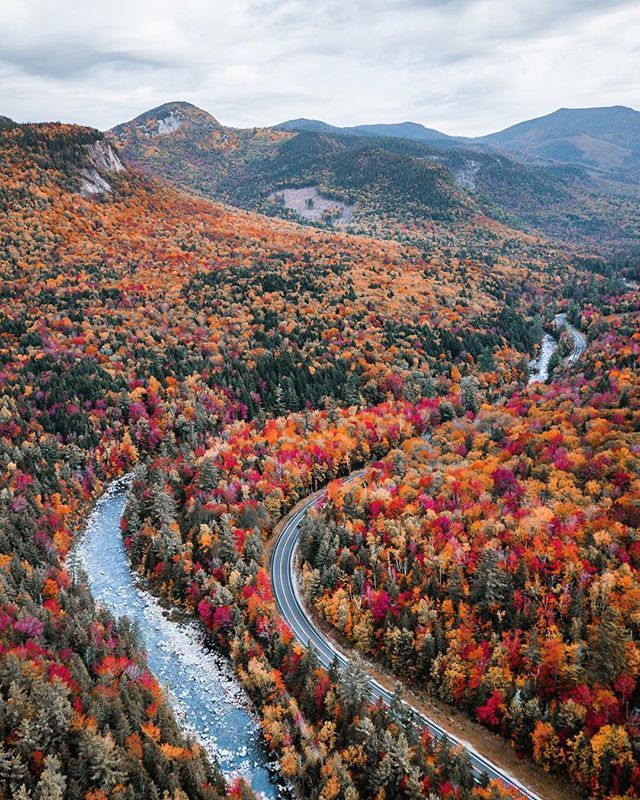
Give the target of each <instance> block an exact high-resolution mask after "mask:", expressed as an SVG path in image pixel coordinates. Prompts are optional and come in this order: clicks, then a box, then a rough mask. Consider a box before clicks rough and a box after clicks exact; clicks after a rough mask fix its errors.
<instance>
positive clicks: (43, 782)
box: [35, 755, 67, 800]
mask: <svg viewBox="0 0 640 800" xmlns="http://www.w3.org/2000/svg"><path fill="white" fill-rule="evenodd" d="M66 788H67V779H66V778H65V776H64V775H63V774H62V765H61V763H60V759H59V758H58V757H57V756H55V755H48V756H46V758H45V759H44V769H43V771H42V775H41V776H40V780H39V781H38V785H37V787H36V792H35V800H64V797H65V790H66Z"/></svg>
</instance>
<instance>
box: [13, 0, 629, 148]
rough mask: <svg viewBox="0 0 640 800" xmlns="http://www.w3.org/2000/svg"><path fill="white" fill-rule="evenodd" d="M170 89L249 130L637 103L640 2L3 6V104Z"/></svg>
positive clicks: (58, 106) (107, 104)
mask: <svg viewBox="0 0 640 800" xmlns="http://www.w3.org/2000/svg"><path fill="white" fill-rule="evenodd" d="M171 100H187V101H189V102H191V103H194V104H195V105H197V106H200V107H201V108H204V109H205V110H207V111H209V112H210V113H211V114H213V115H214V116H215V117H216V118H217V119H218V120H219V121H220V122H222V123H223V124H225V125H233V126H240V127H252V126H260V125H271V124H275V123H277V122H281V121H283V120H285V119H291V118H296V117H311V118H315V119H322V120H324V121H326V122H330V123H332V124H336V125H354V124H359V123H365V122H369V123H372V122H401V121H405V120H412V121H415V122H421V123H423V124H425V125H427V126H429V127H434V128H437V129H439V130H442V131H444V132H445V133H449V134H457V135H466V136H474V135H480V134H484V133H489V132H491V131H495V130H500V129H501V128H504V127H506V126H508V125H510V124H513V123H515V122H519V121H521V120H523V119H528V118H531V117H536V116H541V115H542V114H546V113H549V112H551V111H554V110H555V109H556V108H560V107H585V106H605V105H627V106H631V107H633V108H636V109H640V0H633V2H630V1H629V0H341V2H338V0H172V2H168V1H167V0H3V2H1V3H0V114H4V115H6V116H9V117H11V118H12V119H15V120H18V121H39V120H61V121H66V122H78V123H83V124H87V125H93V126H95V127H97V128H100V129H103V130H104V129H106V128H109V127H111V126H113V125H115V124H117V123H119V122H124V121H125V120H128V119H131V118H133V117H135V116H136V115H137V114H139V113H141V112H143V111H146V110H148V109H150V108H153V107H154V106H157V105H160V104H161V103H164V102H168V101H171Z"/></svg>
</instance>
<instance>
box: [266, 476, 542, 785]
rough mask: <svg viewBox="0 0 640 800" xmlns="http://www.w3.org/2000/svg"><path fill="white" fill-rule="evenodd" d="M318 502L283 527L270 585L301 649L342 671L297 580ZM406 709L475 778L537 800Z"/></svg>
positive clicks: (338, 654)
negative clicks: (456, 752)
mask: <svg viewBox="0 0 640 800" xmlns="http://www.w3.org/2000/svg"><path fill="white" fill-rule="evenodd" d="M360 475H362V473H354V474H353V475H352V476H351V477H350V478H347V479H346V480H347V481H350V480H353V479H354V478H356V477H359V476H360ZM317 503H318V498H317V497H313V498H311V499H310V500H308V501H307V502H306V504H305V505H304V506H303V507H302V508H301V509H300V510H299V511H298V512H297V513H296V514H295V515H294V516H292V517H291V519H290V520H289V521H288V522H287V524H286V525H285V527H284V529H283V531H282V533H281V534H280V536H279V538H278V541H277V542H276V545H275V548H274V550H273V555H272V557H271V582H272V586H273V594H274V597H275V599H276V602H277V604H278V607H279V608H280V613H281V614H282V616H283V617H284V619H286V621H287V622H288V623H289V627H290V628H291V630H292V631H293V634H294V636H295V637H296V639H297V640H298V641H299V642H300V644H302V645H303V646H304V647H309V646H311V647H313V648H314V649H315V650H316V653H317V654H318V658H319V659H320V662H321V663H322V664H323V665H324V666H325V667H329V666H330V664H331V663H332V662H333V660H334V658H337V659H338V663H339V664H340V667H341V668H344V667H345V666H346V664H347V660H348V659H347V657H346V656H345V655H344V653H343V652H342V651H340V650H338V649H337V648H336V647H335V645H334V644H333V643H332V642H331V641H329V640H328V639H327V638H326V637H325V636H324V635H323V633H322V632H321V631H320V630H318V629H317V628H316V627H315V625H314V623H313V621H312V620H311V619H310V617H309V615H308V614H307V612H306V610H305V608H304V604H303V602H302V598H301V596H300V592H299V590H298V585H297V581H296V551H297V545H298V536H299V534H300V525H301V523H302V521H303V519H304V517H305V516H306V514H307V512H308V511H309V509H310V508H312V507H313V506H314V505H316V504H317ZM369 685H370V687H371V696H372V698H374V699H378V698H381V699H382V700H384V701H385V702H386V703H389V702H390V701H391V697H392V695H391V692H389V691H387V689H385V688H384V687H383V686H381V685H380V684H379V683H378V682H377V681H376V680H374V679H373V678H371V679H370V680H369ZM407 707H408V708H409V709H410V711H411V712H412V713H413V715H414V718H415V719H416V721H418V722H419V723H420V724H422V725H424V726H425V727H426V728H428V729H429V731H430V733H431V734H432V736H434V737H436V738H441V737H443V736H447V737H448V738H449V739H450V740H451V741H452V742H454V743H455V744H459V745H461V746H462V747H464V748H465V749H466V750H467V752H468V754H469V759H470V761H471V765H472V767H473V769H474V771H475V773H476V774H477V776H478V777H479V776H480V775H482V774H483V773H486V774H487V775H488V776H489V778H491V779H494V780H499V781H501V782H502V783H503V784H504V785H505V786H507V787H508V788H510V789H516V790H517V791H519V792H520V793H521V795H522V796H523V797H525V798H529V800H540V798H539V796H538V795H537V794H535V793H534V792H532V791H531V790H529V789H527V788H526V787H524V786H523V785H522V784H520V783H519V782H518V781H517V780H516V779H515V778H513V777H512V776H510V775H508V774H506V773H505V772H503V771H502V770H501V769H500V768H499V767H497V766H495V765H494V764H492V763H491V762H490V761H488V760H487V759H486V758H484V757H483V756H481V755H480V753H478V752H477V751H476V750H474V749H473V748H472V747H470V746H469V745H467V744H464V743H463V742H460V741H459V740H458V739H457V738H456V737H455V736H453V735H452V734H451V733H449V732H448V731H445V730H444V729H443V728H441V727H440V726H439V725H438V724H437V723H435V722H434V721H433V720H431V719H429V718H428V717H426V716H425V715H424V714H421V713H420V712H419V711H418V710H417V709H415V708H414V707H413V706H411V705H409V704H407Z"/></svg>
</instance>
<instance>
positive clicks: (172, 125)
mask: <svg viewBox="0 0 640 800" xmlns="http://www.w3.org/2000/svg"><path fill="white" fill-rule="evenodd" d="M183 125H184V117H182V116H180V114H174V113H173V111H171V112H170V114H169V116H168V117H165V118H164V119H161V120H158V127H157V129H156V133H155V135H156V136H164V135H165V134H167V133H175V131H178V130H180V128H181V127H182V126H183Z"/></svg>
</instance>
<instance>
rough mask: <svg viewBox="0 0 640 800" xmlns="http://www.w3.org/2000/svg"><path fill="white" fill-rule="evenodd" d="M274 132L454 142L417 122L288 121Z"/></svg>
mask: <svg viewBox="0 0 640 800" xmlns="http://www.w3.org/2000/svg"><path fill="white" fill-rule="evenodd" d="M274 127H275V128H276V130H284V131H308V132H312V133H329V134H336V135H342V136H369V137H372V136H386V137H390V138H392V139H411V140H413V141H418V142H425V143H427V144H431V143H436V142H440V143H444V142H453V141H455V139H454V137H452V136H447V134H446V133H441V132H440V131H437V130H435V129H434V128H426V127H425V126H424V125H422V124H420V123H419V122H390V123H373V124H370V125H353V126H351V127H345V128H340V127H338V126H336V125H329V123H327V122H322V120H318V119H305V118H304V117H303V118H299V119H290V120H287V121H286V122H281V123H280V124H279V125H275V126H274Z"/></svg>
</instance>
